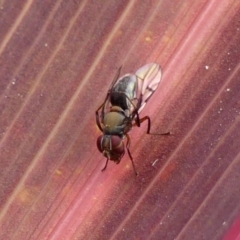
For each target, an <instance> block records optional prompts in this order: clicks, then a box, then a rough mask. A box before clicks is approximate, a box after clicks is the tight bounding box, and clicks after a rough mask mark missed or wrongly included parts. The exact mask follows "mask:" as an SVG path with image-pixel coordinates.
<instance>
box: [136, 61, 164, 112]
mask: <svg viewBox="0 0 240 240" xmlns="http://www.w3.org/2000/svg"><path fill="white" fill-rule="evenodd" d="M135 75H136V76H137V81H138V93H137V96H139V99H140V102H139V107H138V113H140V112H141V111H142V109H143V108H144V107H145V105H146V103H147V101H148V100H149V98H150V97H151V96H152V94H153V93H154V92H155V90H156V89H157V87H158V84H159V83H160V81H161V77H162V71H161V67H160V65H159V64H157V63H148V64H146V65H144V66H143V67H141V68H140V69H138V70H137V72H136V73H135Z"/></svg>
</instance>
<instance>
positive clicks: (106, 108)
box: [101, 66, 122, 121]
mask: <svg viewBox="0 0 240 240" xmlns="http://www.w3.org/2000/svg"><path fill="white" fill-rule="evenodd" d="M121 69H122V66H121V67H120V68H119V69H118V70H117V72H116V74H115V76H114V78H113V81H112V84H111V87H110V88H109V90H108V93H107V96H106V98H105V100H104V104H103V106H102V111H101V118H102V121H103V118H104V116H105V114H106V113H107V112H108V111H109V109H110V107H111V102H110V95H111V91H112V89H113V87H114V85H115V84H116V82H117V81H118V79H119V76H120V72H121Z"/></svg>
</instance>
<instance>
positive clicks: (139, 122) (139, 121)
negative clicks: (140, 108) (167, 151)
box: [134, 114, 170, 135]
mask: <svg viewBox="0 0 240 240" xmlns="http://www.w3.org/2000/svg"><path fill="white" fill-rule="evenodd" d="M146 120H147V124H148V127H147V134H151V135H170V132H166V133H150V130H151V119H150V117H149V116H145V117H143V118H141V119H140V118H139V115H138V114H137V117H136V120H135V124H134V126H138V127H140V125H141V123H142V122H144V121H146Z"/></svg>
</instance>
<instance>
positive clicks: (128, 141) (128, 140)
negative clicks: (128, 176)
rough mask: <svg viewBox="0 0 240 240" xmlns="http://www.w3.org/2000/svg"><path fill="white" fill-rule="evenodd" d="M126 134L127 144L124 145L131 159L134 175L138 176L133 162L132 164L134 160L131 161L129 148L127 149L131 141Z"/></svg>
mask: <svg viewBox="0 0 240 240" xmlns="http://www.w3.org/2000/svg"><path fill="white" fill-rule="evenodd" d="M126 136H127V144H126V147H127V151H128V155H129V157H130V159H131V162H132V166H133V170H134V173H135V175H136V176H138V172H137V170H136V167H135V164H134V162H133V158H132V155H131V153H130V150H129V147H130V143H131V139H130V137H129V136H128V134H126Z"/></svg>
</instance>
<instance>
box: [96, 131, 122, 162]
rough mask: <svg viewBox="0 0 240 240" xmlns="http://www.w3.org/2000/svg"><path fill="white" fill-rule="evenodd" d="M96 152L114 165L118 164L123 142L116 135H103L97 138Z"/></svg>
mask: <svg viewBox="0 0 240 240" xmlns="http://www.w3.org/2000/svg"><path fill="white" fill-rule="evenodd" d="M97 147H98V150H99V151H100V152H101V153H103V155H104V157H106V158H107V159H109V160H112V161H114V162H115V163H117V164H118V163H120V161H121V159H122V157H123V155H124V153H125V149H124V143H123V140H122V139H121V138H120V137H119V136H117V135H103V136H99V137H98V138H97Z"/></svg>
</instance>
